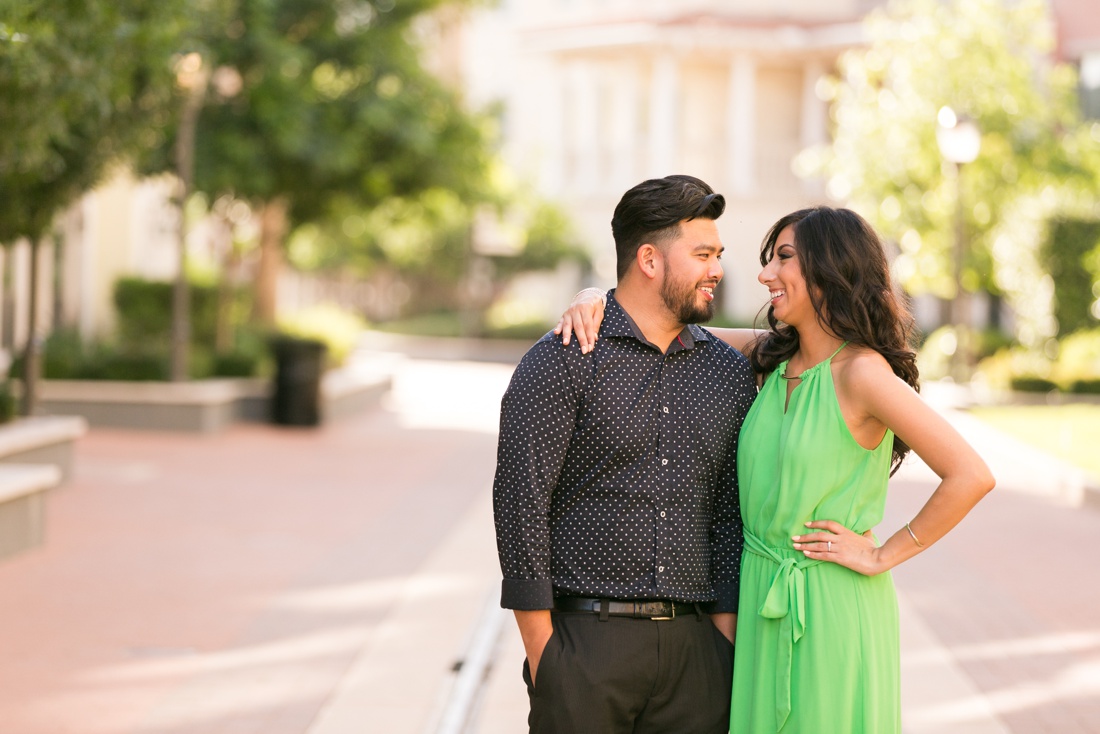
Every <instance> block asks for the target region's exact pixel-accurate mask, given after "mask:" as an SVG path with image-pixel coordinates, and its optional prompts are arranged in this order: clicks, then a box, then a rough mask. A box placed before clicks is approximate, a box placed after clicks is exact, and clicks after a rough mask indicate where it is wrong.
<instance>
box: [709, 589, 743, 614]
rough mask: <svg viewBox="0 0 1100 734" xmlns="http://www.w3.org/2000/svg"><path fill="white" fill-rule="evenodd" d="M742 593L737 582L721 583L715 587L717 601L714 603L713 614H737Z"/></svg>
mask: <svg viewBox="0 0 1100 734" xmlns="http://www.w3.org/2000/svg"><path fill="white" fill-rule="evenodd" d="M739 591H740V584H739V583H737V582H736V581H721V582H719V583H718V584H716V585H715V587H714V593H715V595H716V596H717V599H716V600H715V601H714V605H713V606H712V607H711V609H710V611H711V613H712V614H722V613H725V612H731V613H733V614H737V596H738V593H739Z"/></svg>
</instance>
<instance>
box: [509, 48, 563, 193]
mask: <svg viewBox="0 0 1100 734" xmlns="http://www.w3.org/2000/svg"><path fill="white" fill-rule="evenodd" d="M552 63H553V66H552V67H551V68H550V69H549V70H548V71H547V73H546V74H544V75H543V77H542V78H543V79H545V80H546V82H545V84H543V85H542V87H541V90H540V93H541V95H542V98H543V100H544V101H545V104H544V105H535V107H536V108H537V109H540V110H541V114H540V115H539V116H538V118H537V119H536V120H535V121H534V124H535V125H536V126H537V127H540V128H541V129H542V133H543V134H542V135H541V139H542V140H543V141H544V142H543V144H542V149H541V150H540V155H539V162H538V164H539V170H540V171H541V172H542V190H543V191H547V192H549V193H551V194H552V195H560V194H561V193H562V192H564V191H565V190H566V187H567V185H568V181H567V180H566V176H567V173H568V168H567V166H566V163H565V159H566V156H567V155H568V154H569V149H568V142H567V140H568V125H567V120H566V109H565V102H566V99H567V98H568V97H567V85H568V77H567V75H566V74H565V73H563V72H562V70H561V69H560V68H558V65H557V63H556V62H552ZM515 132H516V134H515V135H514V136H513V137H514V139H517V140H518V139H523V138H524V137H525V133H524V134H521V133H520V132H519V131H515Z"/></svg>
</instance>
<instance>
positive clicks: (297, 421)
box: [271, 336, 326, 426]
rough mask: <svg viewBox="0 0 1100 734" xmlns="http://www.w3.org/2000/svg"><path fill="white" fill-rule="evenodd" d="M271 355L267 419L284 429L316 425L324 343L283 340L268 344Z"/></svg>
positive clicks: (317, 422)
mask: <svg viewBox="0 0 1100 734" xmlns="http://www.w3.org/2000/svg"><path fill="white" fill-rule="evenodd" d="M271 351H272V354H273V355H274V356H275V391H274V394H273V395H272V399H271V400H272V403H271V419H272V420H273V421H274V422H275V423H278V424H280V425H284V426H316V425H319V424H320V423H321V375H322V374H323V373H324V369H325V351H326V347H325V344H324V342H320V341H317V340H315V339H299V338H297V337H290V336H283V337H278V338H276V339H274V340H272V342H271Z"/></svg>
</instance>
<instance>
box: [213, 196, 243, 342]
mask: <svg viewBox="0 0 1100 734" xmlns="http://www.w3.org/2000/svg"><path fill="white" fill-rule="evenodd" d="M217 231H218V234H217V236H218V237H219V238H220V241H219V242H218V246H219V249H220V250H221V252H222V258H221V260H222V261H221V270H222V272H221V277H219V278H218V312H217V316H216V321H215V328H214V351H215V352H217V353H219V354H226V353H229V352H232V351H233V343H234V339H233V271H234V270H235V269H236V267H237V260H238V257H237V250H236V248H235V247H234V246H233V228H232V225H231V224H230V223H229V220H227V219H225V218H224V217H222V218H220V220H219V221H218V230H217Z"/></svg>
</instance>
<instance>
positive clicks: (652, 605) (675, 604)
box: [554, 596, 699, 619]
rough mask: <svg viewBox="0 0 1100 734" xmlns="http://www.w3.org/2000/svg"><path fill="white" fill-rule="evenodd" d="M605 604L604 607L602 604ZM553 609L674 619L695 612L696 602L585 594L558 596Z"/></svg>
mask: <svg viewBox="0 0 1100 734" xmlns="http://www.w3.org/2000/svg"><path fill="white" fill-rule="evenodd" d="M605 604H606V605H607V606H606V608H605V607H604V605H605ZM554 609H556V610H558V611H559V612H592V613H594V614H607V615H609V616H612V617H633V618H634V619H675V618H676V617H677V616H678V615H681V614H697V613H698V612H699V608H698V606H697V605H696V604H692V603H685V602H680V601H667V600H665V599H637V600H634V601H620V600H618V599H593V598H590V597H586V596H559V597H556V598H555V599H554Z"/></svg>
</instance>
